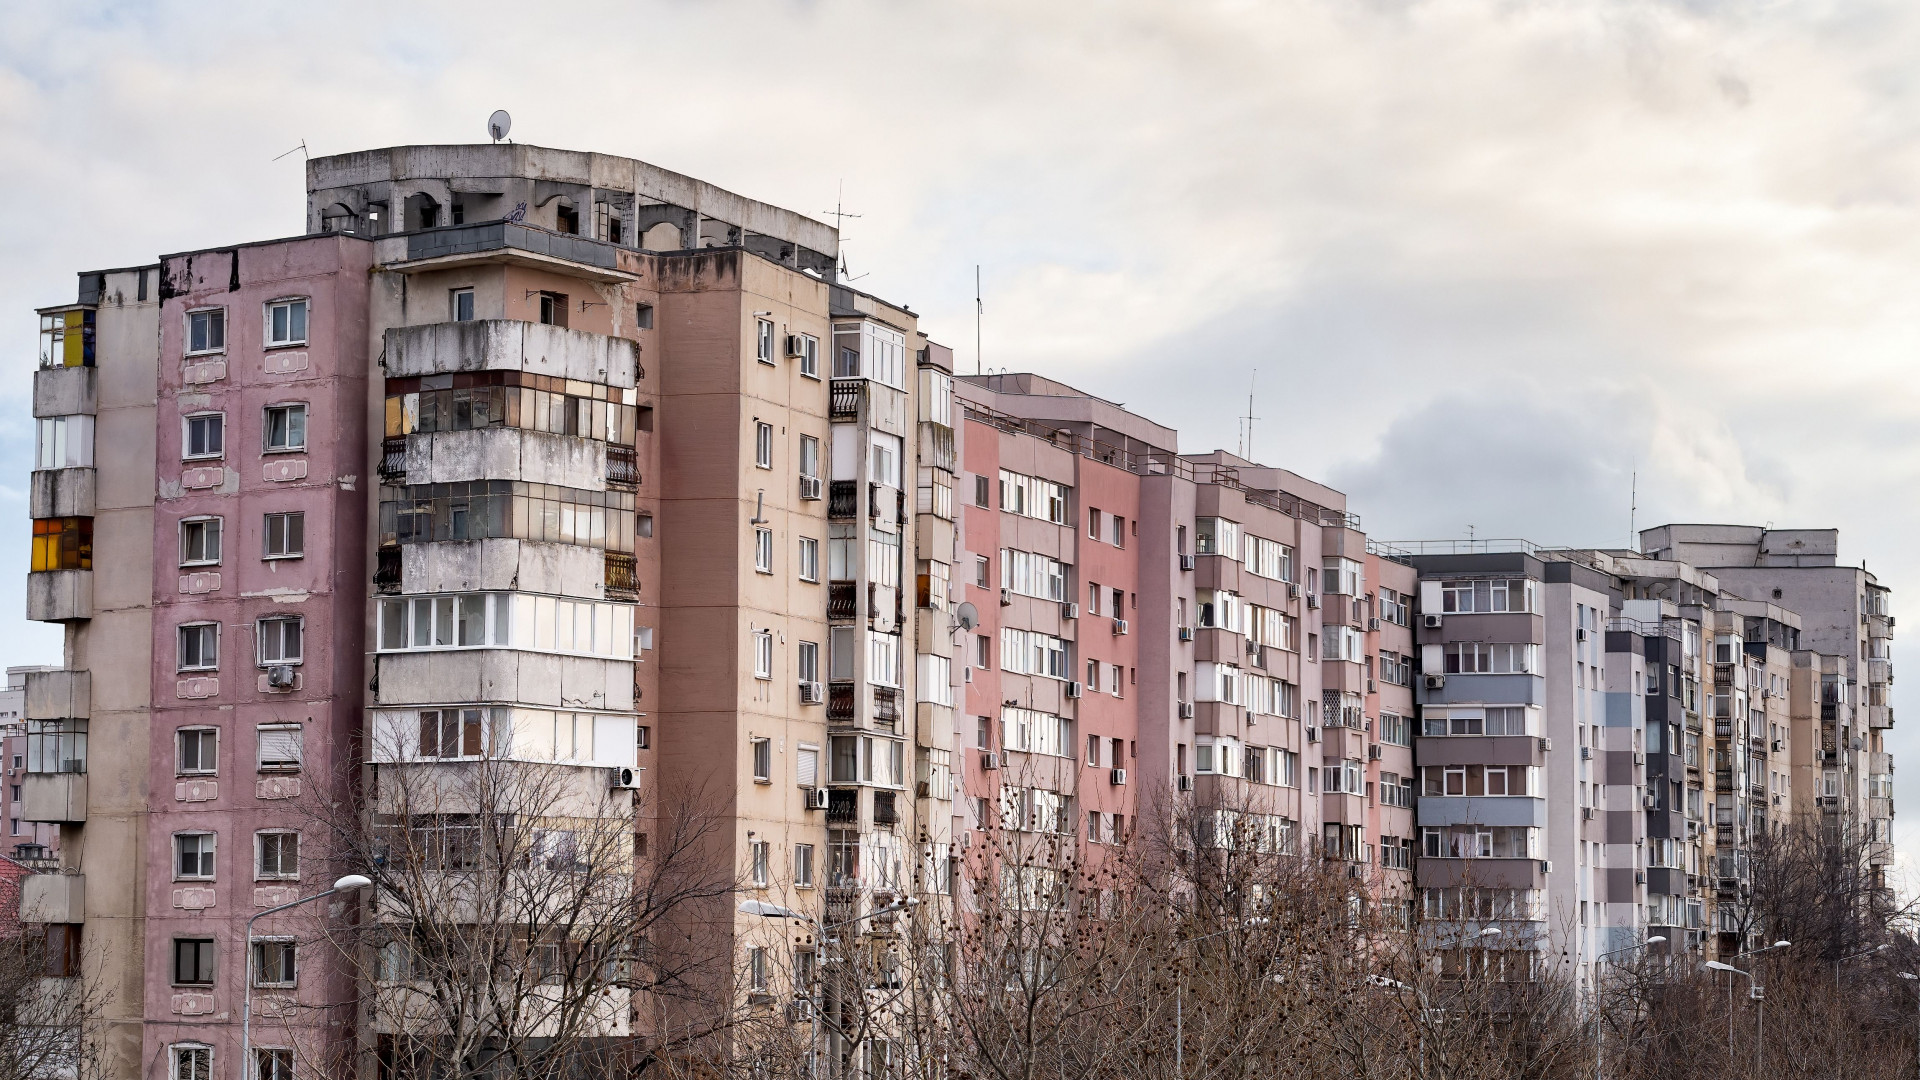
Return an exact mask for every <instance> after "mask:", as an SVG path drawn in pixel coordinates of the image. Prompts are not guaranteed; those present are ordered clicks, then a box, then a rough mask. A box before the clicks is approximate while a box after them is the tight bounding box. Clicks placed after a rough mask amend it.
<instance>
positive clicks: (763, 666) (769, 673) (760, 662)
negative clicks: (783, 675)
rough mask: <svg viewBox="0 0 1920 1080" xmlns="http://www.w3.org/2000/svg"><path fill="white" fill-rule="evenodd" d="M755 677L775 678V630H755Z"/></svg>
mask: <svg viewBox="0 0 1920 1080" xmlns="http://www.w3.org/2000/svg"><path fill="white" fill-rule="evenodd" d="M753 677H754V678H756V679H771V678H773V631H771V630H755V631H754V632H753Z"/></svg>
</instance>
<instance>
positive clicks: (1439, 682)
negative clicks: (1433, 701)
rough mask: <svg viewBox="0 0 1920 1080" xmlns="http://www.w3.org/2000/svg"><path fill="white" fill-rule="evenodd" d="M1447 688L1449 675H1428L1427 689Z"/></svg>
mask: <svg viewBox="0 0 1920 1080" xmlns="http://www.w3.org/2000/svg"><path fill="white" fill-rule="evenodd" d="M1446 688H1447V677H1446V676H1445V675H1429V676H1427V689H1429V690H1445V689H1446Z"/></svg>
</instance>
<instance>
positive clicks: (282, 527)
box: [260, 512, 307, 559]
mask: <svg viewBox="0 0 1920 1080" xmlns="http://www.w3.org/2000/svg"><path fill="white" fill-rule="evenodd" d="M260 531H261V533H262V534H263V535H264V537H265V542H266V552H265V554H264V556H263V557H264V558H268V559H297V558H299V557H300V556H302V555H304V554H306V550H307V515H306V514H305V513H304V512H295V513H289V514H268V515H267V516H266V519H265V521H264V522H263V524H262V526H261V530H260Z"/></svg>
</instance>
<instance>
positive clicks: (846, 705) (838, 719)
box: [827, 682, 860, 724]
mask: <svg viewBox="0 0 1920 1080" xmlns="http://www.w3.org/2000/svg"><path fill="white" fill-rule="evenodd" d="M859 715H860V711H859V708H858V707H857V706H856V705H855V702H854V684H852V683H850V682H835V683H828V684H827V719H828V720H830V721H833V722H835V723H842V724H850V723H852V722H853V721H855V720H856V719H858V718H859Z"/></svg>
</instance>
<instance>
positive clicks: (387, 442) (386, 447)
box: [380, 435, 407, 482]
mask: <svg viewBox="0 0 1920 1080" xmlns="http://www.w3.org/2000/svg"><path fill="white" fill-rule="evenodd" d="M406 477H407V437H406V436H405V435H394V436H390V437H388V438H385V439H382V440H380V479H382V480H384V481H388V482H392V481H395V480H404V479H406Z"/></svg>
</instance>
